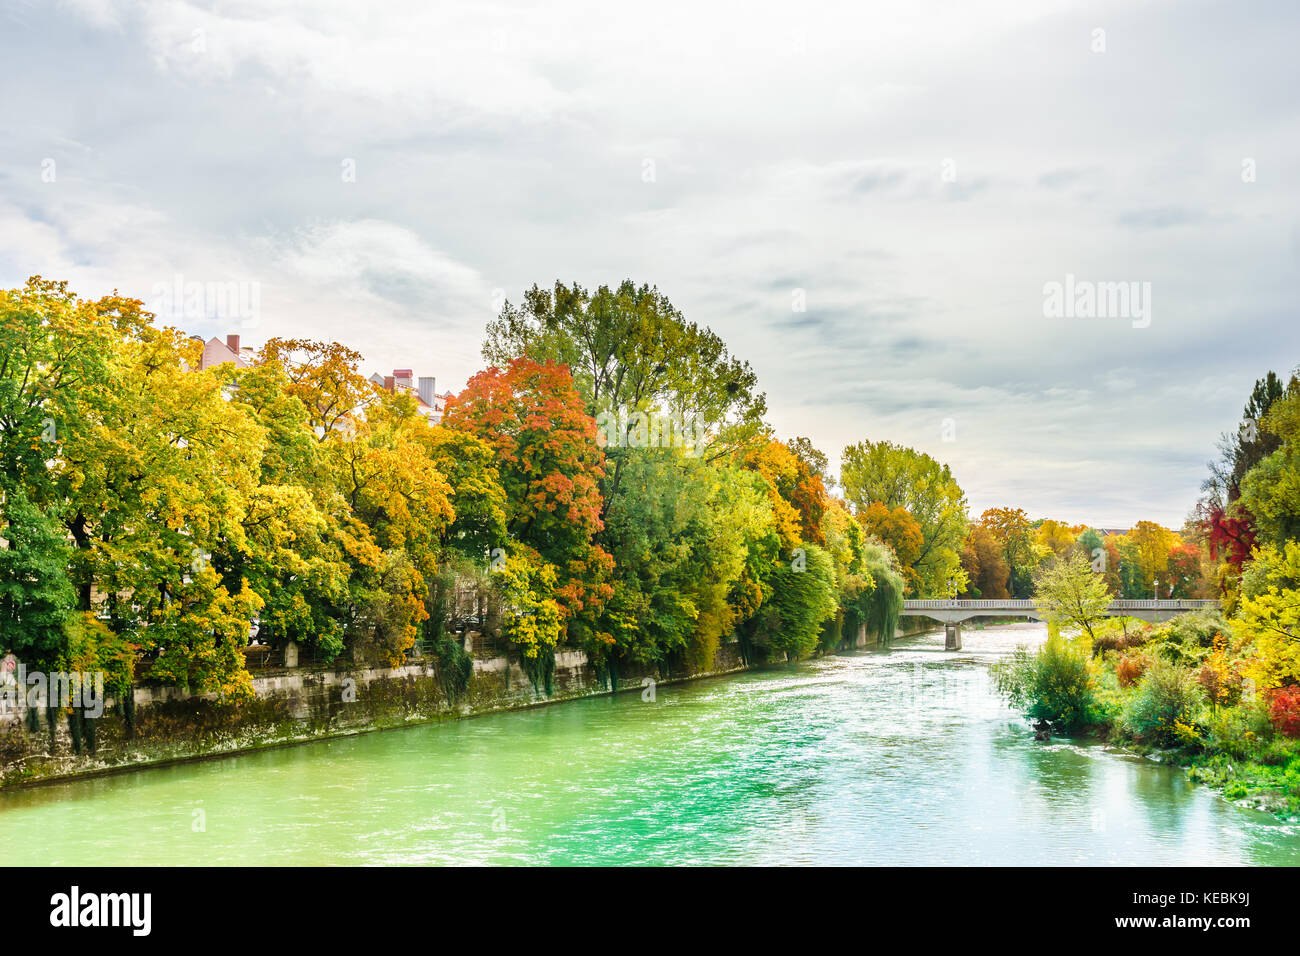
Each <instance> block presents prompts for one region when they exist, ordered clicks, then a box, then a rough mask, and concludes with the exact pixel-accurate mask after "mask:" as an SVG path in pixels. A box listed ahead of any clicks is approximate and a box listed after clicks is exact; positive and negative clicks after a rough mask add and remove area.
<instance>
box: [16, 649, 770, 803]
mask: <svg viewBox="0 0 1300 956" xmlns="http://www.w3.org/2000/svg"><path fill="white" fill-rule="evenodd" d="M743 667H744V664H743V663H742V661H741V657H740V653H739V649H738V646H737V645H736V644H734V643H733V644H727V645H724V646H723V647H721V648H720V649H719V651H718V655H717V659H716V660H715V662H714V666H713V667H712V668H711V669H710V670H709V671H707V672H705V673H698V674H684V675H672V676H670V677H665V676H663V675H660V674H658V673H656V672H654V671H645V672H637V673H621V674H620V675H619V679H618V690H620V691H622V690H632V689H638V690H639V689H640V688H641V687H642V686H643V683H642V681H643V680H644V679H646V678H652V679H654V680H655V681H657V682H659V683H667V682H669V681H672V680H685V679H691V678H696V677H705V676H710V675H714V674H724V673H729V672H732V671H736V670H741V669H743ZM254 673H255V674H256V675H257V676H255V677H254V678H253V689H254V697H253V699H252V700H250V701H248V702H246V703H241V704H237V705H226V706H222V705H220V704H218V703H217V701H216V700H215V698H214V697H212V696H211V695H209V696H202V695H192V694H186V693H184V692H182V691H179V690H177V689H176V688H170V687H138V688H136V690H135V715H134V734H132V735H131V737H130V739H128V736H127V732H126V724H125V721H124V720H123V716H122V713H121V708H120V707H119V706H118V705H117V703H118V702H117V701H115V700H114V699H113V697H112V695H111V694H110V695H109V696H108V697H107V700H106V706H105V709H104V714H103V716H102V717H101V718H100V719H99V720H97V721H95V752H94V753H93V754H91V753H89V752H88V748H87V747H86V746H85V745H84V744H83V746H82V747H81V753H76V752H74V747H73V741H72V738H71V736H70V733H69V728H68V722H67V718H66V717H63V716H60V718H59V719H58V721H57V725H56V727H55V729H54V733H53V734H51V733H50V728H49V724H48V722H47V720H46V715H45V712H44V708H39V709H38V728H37V729H36V730H35V731H31V730H29V729H28V727H27V723H26V720H25V717H26V714H25V707H23V706H22V705H21V704H19V705H18V706H14V704H13V703H12V702H6V705H0V706H4V709H3V710H0V786H15V785H19V786H21V785H23V784H29V783H37V782H42V781H49V780H54V779H59V778H66V777H75V776H84V775H92V774H99V773H107V772H112V771H116V770H122V769H127V768H130V767H138V766H147V765H151V764H161V763H168V762H173V761H179V760H192V759H199V758H204V757H212V756H217V755H221V754H230V753H237V752H239V751H245V750H256V749H259V748H263V747H273V746H280V745H284V744H289V743H296V742H301V741H306V740H314V739H319V738H324V737H332V736H340V735H346V734H354V733H361V732H364V731H369V730H378V729H383V728H389V727H401V726H405V725H408V724H413V723H421V722H426V721H432V720H440V719H444V718H455V717H468V716H472V715H475V714H484V713H490V712H492V711H497V710H510V709H516V708H521V707H532V706H537V705H540V704H546V703H552V702H555V701H563V700H572V699H574V698H578V697H590V696H594V695H598V694H607V693H610V689H609V686H608V684H607V683H606V682H603V681H601V680H600V679H599V678H598V675H597V674H596V671H595V669H594V668H593V667H592V666H591V665H590V664H589V663H588V661H587V656H586V655H585V654H584V653H583V652H581V651H576V650H561V651H559V652H557V653H556V655H555V675H554V680H553V683H552V688H551V693H550V694H549V695H543V694H540V693H538V692H537V691H536V690H534V688H533V685H532V683H531V682H530V681H529V679H528V677H527V675H525V674H524V672H523V671H522V670H521V669H520V667H519V665H518V663H515V662H511V661H510V660H508V659H507V658H505V657H477V658H475V659H474V673H473V677H472V678H471V679H470V682H469V687H468V688H467V689H466V690H465V692H464V693H462V694H459V695H456V696H454V697H453V696H452V695H449V694H448V692H447V690H446V689H445V688H444V685H443V682H442V681H441V680H440V679H439V673H438V668H437V666H436V664H434V663H433V662H432V661H413V662H411V663H409V664H405V665H403V666H401V667H382V668H354V669H343V668H337V667H336V668H323V669H322V668H307V667H298V668H291V669H284V668H282V669H279V670H274V671H273V670H267V671H255V672H254Z"/></svg>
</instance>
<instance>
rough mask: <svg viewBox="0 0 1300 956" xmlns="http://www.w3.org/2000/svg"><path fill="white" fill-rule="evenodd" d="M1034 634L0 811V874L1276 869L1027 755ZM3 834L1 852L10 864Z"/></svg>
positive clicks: (1177, 814) (1184, 816)
mask: <svg viewBox="0 0 1300 956" xmlns="http://www.w3.org/2000/svg"><path fill="white" fill-rule="evenodd" d="M1044 636H1045V631H1044V628H1043V627H1042V625H1038V624H1020V625H1009V626H998V627H990V628H988V629H986V630H983V631H973V630H968V631H967V632H966V634H965V642H966V649H965V650H964V651H961V652H955V653H954V652H944V650H943V635H942V633H939V634H926V635H921V636H918V637H912V638H906V639H902V640H899V641H898V642H896V643H895V645H894V646H893V648H892V649H890V650H888V651H879V652H861V653H858V654H854V655H846V656H840V657H832V658H827V659H823V660H817V661H812V662H808V663H802V664H797V665H788V666H783V667H777V668H773V669H770V670H764V671H758V672H751V673H745V674H740V675H737V676H733V677H725V678H717V679H710V680H703V681H696V682H691V683H685V684H677V685H666V686H660V687H659V688H658V689H657V692H656V694H655V699H654V700H653V701H646V700H643V699H642V696H643V695H641V694H639V693H627V694H621V695H619V696H617V697H603V698H593V699H589V700H581V701H574V702H569V703H562V704H557V705H555V706H549V707H541V708H536V709H533V710H527V711H517V712H513V713H502V714H495V715H490V716H485V717H477V718H473V719H470V720H462V721H449V722H444V723H440V724H427V725H422V726H419V727H412V728H407V729H402V730H392V731H384V732H379V733H372V734H365V735H361V736H357V737H349V738H343V739H339V740H332V741H322V742H318V743H311V744H305V745H302V746H297V747H288V748H282V749H277V750H269V751H263V752H260V753H254V754H249V755H246V756H238V757H230V758H226V759H221V760H213V761H207V762H201V763H191V764H183V765H178V766H172V767H165V768H158V769H153V770H142V771H138V772H134V773H127V774H121V775H117V776H110V777H102V778H98V779H92V780H84V781H79V782H73V783H66V784H59V785H53V786H47V787H39V788H33V789H27V790H19V791H13V792H8V793H3V794H0V832H2V833H3V834H4V837H5V839H4V840H3V843H2V844H0V846H2V847H3V849H2V850H0V860H2V861H3V862H4V863H5V864H9V865H14V864H58V865H63V864H99V865H103V864H109V865H116V864H254V865H257V864H264V865H292V864H386V863H402V864H424V863H439V864H442V863H447V864H683V863H707V864H796V863H822V864H902V865H907V864H1012V865H1053V864H1061V865H1101V864H1145V865H1184V864H1209V865H1216V864H1289V865H1296V864H1300V827H1297V826H1294V825H1284V824H1281V823H1279V822H1278V821H1277V820H1276V819H1275V818H1273V817H1272V816H1270V815H1267V814H1264V813H1260V812H1257V811H1252V810H1246V809H1242V808H1240V807H1237V806H1234V805H1232V804H1230V803H1228V802H1226V801H1225V800H1223V799H1222V798H1221V797H1220V796H1219V795H1218V794H1216V793H1215V792H1213V791H1211V790H1209V789H1207V788H1203V787H1198V786H1195V785H1193V784H1191V783H1189V782H1188V781H1187V779H1186V778H1185V776H1184V775H1183V774H1182V773H1181V772H1180V771H1177V770H1173V769H1170V768H1166V767H1162V766H1160V765H1158V764H1155V763H1153V762H1151V761H1144V760H1139V759H1136V758H1132V757H1128V756H1125V755H1123V754H1121V753H1118V752H1115V751H1112V750H1109V749H1107V748H1104V747H1101V746H1096V745H1076V744H1072V743H1069V742H1066V741H1063V740H1061V741H1055V742H1052V743H1048V744H1044V743H1037V742H1035V741H1034V740H1033V738H1032V735H1031V734H1030V732H1029V730H1028V728H1027V725H1026V724H1025V722H1024V721H1023V720H1022V719H1020V718H1019V717H1018V716H1017V715H1016V714H1014V713H1012V712H1011V711H1010V710H1008V709H1007V707H1006V706H1005V705H1004V704H1002V703H1001V702H1000V701H999V700H998V699H997V698H996V697H995V696H994V694H993V692H992V688H991V686H990V683H989V678H988V664H989V663H990V662H991V661H992V660H994V659H995V658H996V657H997V656H998V655H1001V654H1005V653H1007V652H1008V651H1010V650H1011V649H1012V648H1013V647H1014V646H1015V645H1016V644H1018V643H1029V644H1034V643H1038V642H1040V641H1041V640H1043V638H1044ZM18 835H21V839H15V837H16V836H18Z"/></svg>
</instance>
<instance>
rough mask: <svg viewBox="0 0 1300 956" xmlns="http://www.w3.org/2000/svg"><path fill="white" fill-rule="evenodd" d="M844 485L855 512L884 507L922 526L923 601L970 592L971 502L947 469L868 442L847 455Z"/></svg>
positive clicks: (919, 568)
mask: <svg viewBox="0 0 1300 956" xmlns="http://www.w3.org/2000/svg"><path fill="white" fill-rule="evenodd" d="M840 480H841V483H842V484H843V487H844V496H845V498H846V499H847V500H848V501H849V502H850V503H851V504H852V505H853V506H854V509H855V510H857V511H863V510H865V509H866V508H867V507H868V506H869V505H870V504H871V503H872V502H876V501H879V502H882V503H884V505H885V506H886V507H888V508H890V509H893V508H904V509H906V510H907V511H908V512H909V513H910V514H911V515H912V517H913V518H914V519H916V521H917V523H918V524H919V525H920V526H921V550H920V553H919V554H918V555H917V558H916V560H915V561H914V562H913V564H912V568H913V570H914V571H915V572H916V576H917V580H918V583H917V586H916V587H917V596H918V597H923V598H924V597H942V596H944V595H946V594H948V593H949V591H950V586H949V582H950V581H955V582H956V584H957V590H958V592H960V591H961V589H962V588H964V587H965V585H966V574H965V572H964V571H963V570H962V565H961V548H962V542H963V541H964V540H965V538H966V529H967V525H968V520H967V517H966V498H965V495H964V494H963V493H962V490H961V488H960V487H959V486H958V484H957V482H956V481H955V480H954V479H953V477H952V472H951V471H950V470H949V468H948V466H947V465H941V464H939V462H937V461H935V460H934V459H933V458H931V457H930V456H929V455H926V454H923V453H921V452H918V451H916V450H915V449H912V448H905V447H902V446H900V445H895V444H893V443H892V442H887V441H880V442H871V441H864V442H859V443H858V444H856V445H850V446H849V447H847V448H845V449H844V457H843V464H842V466H841V469H840Z"/></svg>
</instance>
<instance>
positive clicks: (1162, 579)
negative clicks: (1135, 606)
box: [1121, 521, 1181, 597]
mask: <svg viewBox="0 0 1300 956" xmlns="http://www.w3.org/2000/svg"><path fill="white" fill-rule="evenodd" d="M1125 538H1126V539H1127V543H1128V545H1129V546H1130V548H1131V552H1130V553H1131V555H1132V560H1133V562H1134V564H1135V566H1136V574H1137V578H1136V581H1135V585H1136V590H1137V592H1138V593H1136V594H1134V595H1133V596H1134V597H1146V596H1147V595H1148V594H1149V595H1152V596H1153V597H1159V593H1158V592H1159V591H1160V590H1161V587H1162V586H1163V587H1164V589H1165V590H1166V593H1167V590H1168V588H1169V552H1170V551H1172V550H1173V549H1174V547H1175V546H1176V545H1178V544H1180V543H1181V542H1180V541H1179V538H1178V535H1177V534H1175V533H1174V532H1173V531H1170V530H1169V529H1168V528H1166V527H1163V526H1162V525H1159V524H1156V523H1155V522H1154V521H1139V522H1138V523H1137V524H1136V525H1135V526H1134V527H1133V529H1132V530H1131V531H1129V533H1128V534H1127V535H1125ZM1121 553H1122V552H1121Z"/></svg>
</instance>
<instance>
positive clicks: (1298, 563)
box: [1234, 541, 1300, 690]
mask: <svg viewBox="0 0 1300 956" xmlns="http://www.w3.org/2000/svg"><path fill="white" fill-rule="evenodd" d="M1241 590H1242V594H1241V608H1240V612H1239V615H1238V622H1237V623H1236V625H1235V627H1234V629H1235V630H1236V631H1237V632H1238V634H1239V636H1241V637H1242V638H1244V639H1246V640H1249V641H1250V642H1252V644H1253V645H1254V648H1255V653H1256V658H1255V659H1254V660H1253V661H1252V662H1251V663H1250V664H1249V665H1248V667H1247V670H1246V673H1247V675H1248V676H1249V677H1250V678H1251V679H1253V680H1254V681H1255V682H1256V684H1257V685H1258V686H1259V688H1260V689H1261V690H1267V689H1271V688H1275V687H1280V686H1283V685H1287V684H1300V541H1288V542H1287V543H1286V545H1285V546H1284V547H1282V548H1276V547H1274V546H1272V545H1265V546H1263V547H1262V548H1260V549H1259V550H1258V551H1256V552H1255V560H1254V562H1252V564H1251V565H1250V566H1249V567H1248V568H1247V569H1246V572H1245V574H1244V575H1243V576H1242V586H1241Z"/></svg>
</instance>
